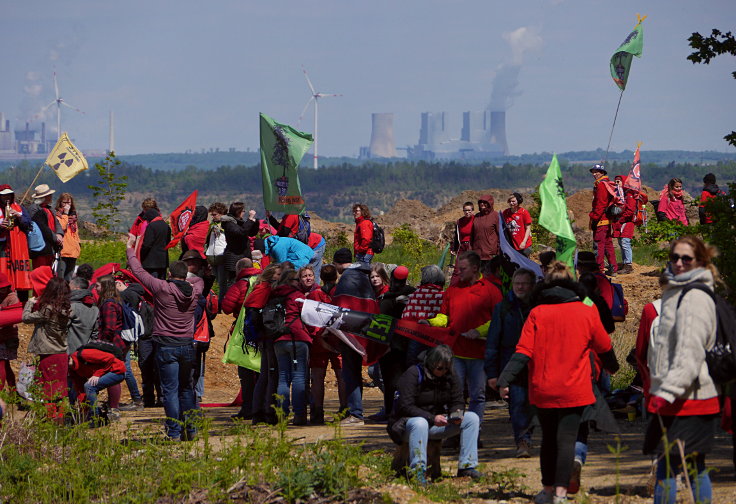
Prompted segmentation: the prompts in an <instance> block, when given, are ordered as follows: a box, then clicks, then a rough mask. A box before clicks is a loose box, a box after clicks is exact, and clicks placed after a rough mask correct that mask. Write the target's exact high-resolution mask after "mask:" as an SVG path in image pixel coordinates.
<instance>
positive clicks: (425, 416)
mask: <svg viewBox="0 0 736 504" xmlns="http://www.w3.org/2000/svg"><path fill="white" fill-rule="evenodd" d="M452 363H453V355H452V350H451V349H450V347H449V346H447V345H439V346H436V347H434V348H431V349H430V350H428V351H427V352H426V354H425V356H424V362H423V363H422V364H417V365H416V366H412V367H410V368H409V369H407V370H406V371H405V372H404V374H403V375H401V378H399V382H398V384H397V387H396V388H397V393H398V397H397V398H396V399H394V405H393V411H391V416H390V417H389V421H388V426H387V428H386V429H387V430H388V433H389V436H391V439H392V440H393V441H394V442H395V443H396V444H403V443H404V442H407V443H408V444H409V450H408V453H409V468H410V469H412V471H413V472H414V474H415V475H416V478H417V481H419V483H421V484H424V483H426V476H425V474H426V470H427V443H428V442H429V440H430V439H445V438H449V437H452V436H456V435H457V434H458V433H460V457H459V461H458V470H457V475H458V477H470V478H472V479H478V478H480V477H481V474H480V473H479V472H478V471H477V470H476V469H475V467H476V466H477V465H478V429H479V427H480V419H479V418H478V415H476V414H475V413H473V412H472V411H465V412H464V411H463V410H464V408H465V400H464V397H463V389H462V387H461V386H460V381H459V380H458V378H457V376H456V375H455V373H453V371H452Z"/></svg>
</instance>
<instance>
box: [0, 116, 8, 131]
mask: <svg viewBox="0 0 736 504" xmlns="http://www.w3.org/2000/svg"><path fill="white" fill-rule="evenodd" d="M3 128H5V114H3V113H2V112H0V131H8V130H7V129H3Z"/></svg>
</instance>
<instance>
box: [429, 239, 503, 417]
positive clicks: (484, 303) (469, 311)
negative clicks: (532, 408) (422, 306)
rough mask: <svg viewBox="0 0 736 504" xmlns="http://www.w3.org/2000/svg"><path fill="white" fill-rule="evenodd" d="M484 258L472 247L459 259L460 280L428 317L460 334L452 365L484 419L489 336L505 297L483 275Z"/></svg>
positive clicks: (439, 325)
mask: <svg viewBox="0 0 736 504" xmlns="http://www.w3.org/2000/svg"><path fill="white" fill-rule="evenodd" d="M480 267H481V259H480V256H479V255H478V254H477V253H476V252H475V251H473V250H471V251H468V252H465V253H464V254H463V255H461V256H460V258H459V259H458V260H457V266H456V268H457V269H458V272H459V275H460V283H458V285H457V286H450V287H449V288H448V289H447V291H445V295H444V297H443V300H442V306H441V307H440V313H439V314H438V315H436V316H435V317H433V318H431V319H428V320H427V323H429V325H431V326H434V327H449V328H450V329H452V330H453V332H455V333H457V334H459V336H458V337H457V339H456V340H455V343H454V344H453V345H452V351H453V354H454V355H455V358H454V360H453V368H454V370H455V374H456V375H457V376H458V378H459V379H460V383H461V385H462V384H466V385H467V387H468V395H469V396H470V403H469V405H468V409H469V410H470V411H472V412H474V413H475V414H476V415H478V418H480V419H481V422H482V420H483V410H484V409H485V401H486V373H485V370H484V368H483V365H484V359H485V352H486V337H487V335H488V327H489V326H490V323H491V314H492V313H493V309H494V307H495V306H496V304H498V303H500V302H501V301H502V300H503V296H502V294H501V291H500V290H499V289H498V287H496V286H495V285H493V283H492V282H491V281H489V280H488V279H487V278H484V277H481V273H480Z"/></svg>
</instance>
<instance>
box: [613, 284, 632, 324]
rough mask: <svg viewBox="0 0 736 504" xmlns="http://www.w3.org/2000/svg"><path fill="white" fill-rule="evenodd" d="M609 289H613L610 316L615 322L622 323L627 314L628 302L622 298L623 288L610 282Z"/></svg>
mask: <svg viewBox="0 0 736 504" xmlns="http://www.w3.org/2000/svg"><path fill="white" fill-rule="evenodd" d="M611 288H612V289H613V306H611V316H612V317H613V320H615V321H616V322H623V321H624V320H626V315H628V313H629V302H628V301H626V298H625V297H624V287H623V285H621V284H618V283H613V282H611Z"/></svg>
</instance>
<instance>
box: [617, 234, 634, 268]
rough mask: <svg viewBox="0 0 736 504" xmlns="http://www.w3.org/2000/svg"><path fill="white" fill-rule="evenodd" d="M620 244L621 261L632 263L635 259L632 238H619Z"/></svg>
mask: <svg viewBox="0 0 736 504" xmlns="http://www.w3.org/2000/svg"><path fill="white" fill-rule="evenodd" d="M618 246H619V247H621V262H623V263H624V264H631V263H632V262H633V261H634V255H633V253H632V252H631V238H619V239H618Z"/></svg>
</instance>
